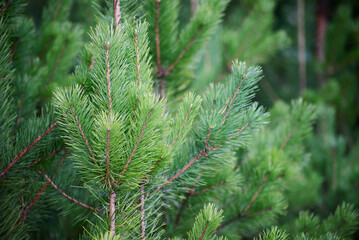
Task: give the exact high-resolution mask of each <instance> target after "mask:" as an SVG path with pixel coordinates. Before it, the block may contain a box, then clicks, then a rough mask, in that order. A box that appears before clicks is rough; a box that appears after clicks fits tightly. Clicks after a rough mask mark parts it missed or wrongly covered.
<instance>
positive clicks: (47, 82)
mask: <svg viewBox="0 0 359 240" xmlns="http://www.w3.org/2000/svg"><path fill="white" fill-rule="evenodd" d="M69 42H70V40H69V39H66V41H65V44H64V46H63V47H62V49H61V52H60V54H59V56H58V57H57V58H56V62H55V66H54V68H53V69H52V71H51V73H50V76H49V78H48V79H47V81H46V87H47V86H48V85H49V84H50V82H51V81H52V79H53V78H54V76H55V73H56V70H57V67H58V66H59V64H60V62H61V60H62V57H63V56H64V54H65V51H66V48H67V46H68V45H69Z"/></svg>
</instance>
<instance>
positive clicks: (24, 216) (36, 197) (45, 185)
mask: <svg viewBox="0 0 359 240" xmlns="http://www.w3.org/2000/svg"><path fill="white" fill-rule="evenodd" d="M49 183H50V181H49V180H48V181H47V182H46V183H45V184H44V185H43V186H42V188H41V189H40V191H39V192H38V193H37V194H36V196H35V198H34V199H33V200H32V201H31V203H30V204H29V205H28V206H27V207H26V208H25V210H24V211H23V213H22V214H21V216H20V217H19V219H18V220H17V222H16V223H15V225H14V226H15V227H16V226H17V225H18V224H19V223H20V222H21V221H23V222H24V221H25V219H26V216H27V214H28V213H29V212H30V209H31V208H32V206H34V205H35V203H36V202H37V201H38V200H39V198H40V197H41V195H42V194H43V192H44V191H45V190H46V188H47V186H48V185H49Z"/></svg>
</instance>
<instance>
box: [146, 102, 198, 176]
mask: <svg viewBox="0 0 359 240" xmlns="http://www.w3.org/2000/svg"><path fill="white" fill-rule="evenodd" d="M192 106H193V105H192V104H191V105H190V107H189V109H188V111H187V113H186V117H185V119H184V121H183V122H182V124H181V128H180V129H179V130H178V132H177V134H176V136H175V139H174V140H173V142H172V144H171V145H170V148H169V151H171V150H172V149H173V147H174V145H175V143H176V141H177V139H178V136H179V134H180V133H181V131H182V129H183V127H184V125H185V124H186V122H187V120H188V116H189V114H190V112H191V110H192ZM163 157H164V154H163V155H162V156H161V157H160V159H158V160H157V162H156V163H155V166H154V167H153V168H152V169H151V171H153V170H154V169H155V168H156V167H157V165H158V164H159V163H160V162H161V161H162V159H163Z"/></svg>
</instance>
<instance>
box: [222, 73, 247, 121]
mask: <svg viewBox="0 0 359 240" xmlns="http://www.w3.org/2000/svg"><path fill="white" fill-rule="evenodd" d="M247 77H248V75H247V76H246V74H245V73H244V74H243V77H242V80H241V82H240V83H239V86H238V88H237V90H236V92H235V93H234V95H233V97H232V100H231V103H230V105H229V108H228V110H227V112H226V114H225V115H224V117H223V120H222V125H223V124H224V123H225V122H226V120H227V116H228V114H229V112H230V111H231V109H232V107H233V102H234V100H235V99H236V96H237V95H238V93H239V90H240V89H241V86H242V83H243V80H244V79H245V78H247Z"/></svg>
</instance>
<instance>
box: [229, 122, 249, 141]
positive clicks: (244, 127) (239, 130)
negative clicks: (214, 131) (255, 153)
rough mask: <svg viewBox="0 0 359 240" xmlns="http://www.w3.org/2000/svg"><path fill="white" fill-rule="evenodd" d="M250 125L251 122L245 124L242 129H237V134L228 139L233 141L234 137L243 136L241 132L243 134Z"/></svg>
mask: <svg viewBox="0 0 359 240" xmlns="http://www.w3.org/2000/svg"><path fill="white" fill-rule="evenodd" d="M250 123H251V121H249V122H247V123H246V124H244V126H243V127H242V128H241V129H237V132H236V134H235V135H233V136H230V137H229V138H228V140H231V139H232V138H234V137H238V136H239V135H240V134H241V132H242V131H243V130H244V129H246V127H248V125H249V124H250Z"/></svg>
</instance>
